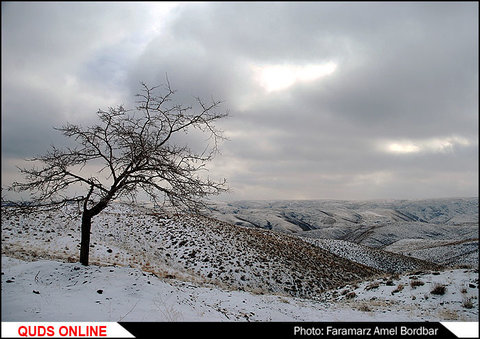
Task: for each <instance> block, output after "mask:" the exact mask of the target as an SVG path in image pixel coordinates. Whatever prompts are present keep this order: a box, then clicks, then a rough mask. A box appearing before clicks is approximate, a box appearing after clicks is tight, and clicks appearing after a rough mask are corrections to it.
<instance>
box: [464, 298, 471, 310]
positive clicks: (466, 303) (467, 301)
mask: <svg viewBox="0 0 480 339" xmlns="http://www.w3.org/2000/svg"><path fill="white" fill-rule="evenodd" d="M462 306H463V307H465V308H468V309H471V308H473V301H472V298H471V297H470V298H464V299H463V302H462Z"/></svg>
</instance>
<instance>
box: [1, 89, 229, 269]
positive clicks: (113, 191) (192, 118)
mask: <svg viewBox="0 0 480 339" xmlns="http://www.w3.org/2000/svg"><path fill="white" fill-rule="evenodd" d="M141 85H142V90H141V93H140V94H137V97H138V101H137V104H138V106H137V108H136V109H134V110H126V109H125V108H124V107H123V106H118V107H116V108H109V109H108V110H106V111H104V110H99V111H98V112H97V115H98V118H99V121H98V122H97V123H96V124H94V125H93V126H89V127H82V126H80V125H75V124H66V125H64V126H63V127H61V128H56V129H57V130H59V131H60V132H62V133H63V134H64V135H65V136H66V137H69V138H72V139H73V140H74V141H75V143H76V145H77V146H76V147H73V148H71V147H65V148H63V149H59V148H57V147H55V146H52V147H51V150H50V151H49V152H48V153H46V154H45V155H42V156H37V157H35V158H33V159H30V160H32V161H37V162H40V163H42V164H43V167H42V168H21V169H20V171H21V173H23V174H24V175H25V178H26V181H25V182H23V183H19V182H15V183H13V184H12V186H11V187H10V189H11V190H14V191H17V192H22V191H29V192H31V194H32V198H31V201H30V202H29V206H32V207H35V208H44V209H51V208H59V207H61V206H65V205H66V204H69V203H72V202H77V203H78V204H79V207H80V208H81V211H82V228H81V244H80V262H81V263H82V264H83V265H88V259H89V248H90V231H91V226H92V218H93V217H94V216H96V215H98V214H99V213H100V212H101V211H102V210H104V209H105V208H106V207H107V206H108V205H109V203H110V202H111V201H112V200H114V199H118V198H129V199H131V200H135V199H136V196H137V194H138V193H139V192H141V191H143V192H145V193H146V194H147V195H148V197H150V199H151V200H152V201H153V202H155V203H156V204H158V203H166V202H167V203H169V204H170V205H172V206H174V207H178V208H182V209H187V210H190V211H196V212H197V211H199V209H200V208H201V207H202V206H203V205H204V199H203V198H205V197H207V196H209V195H213V194H219V193H221V192H223V191H225V190H226V186H225V179H224V180H223V181H221V182H215V181H212V180H210V179H209V178H208V177H206V178H205V176H201V175H200V174H201V173H200V171H202V170H204V169H205V165H206V163H207V162H209V161H210V160H212V159H213V157H214V155H215V154H216V152H217V150H218V149H217V146H218V141H219V140H220V139H223V135H222V132H221V131H220V130H218V129H217V128H216V127H215V122H216V121H217V120H219V119H221V118H224V117H226V116H227V115H228V113H220V112H218V108H219V105H220V102H219V101H215V100H213V99H212V101H211V102H210V103H206V102H204V101H202V100H201V99H200V98H195V100H196V107H195V108H193V107H192V106H183V105H181V104H177V103H175V102H174V100H173V97H174V95H175V91H174V90H172V89H171V87H170V84H169V83H168V79H167V84H166V85H164V86H161V88H160V86H156V87H148V86H147V85H146V84H144V83H142V84H141ZM158 92H160V93H158ZM192 129H195V130H198V131H200V132H202V133H203V134H202V135H204V134H206V135H207V136H208V139H207V145H206V147H205V148H202V149H203V150H202V151H193V150H192V149H191V148H190V147H188V146H187V145H182V144H181V143H180V142H179V141H178V139H179V138H178V137H176V136H177V135H183V134H184V133H185V134H186V133H187V132H188V131H189V130H192ZM174 139H175V140H176V141H174ZM180 139H181V138H180ZM99 164H100V168H101V169H100V170H99V171H97V172H96V174H94V175H93V176H92V175H91V174H88V173H86V172H87V171H86V167H85V166H87V165H96V166H98V165H99ZM72 185H76V186H78V185H80V186H82V187H83V190H84V194H83V195H73V196H72V195H70V194H71V193H68V190H67V189H68V188H71V186H72Z"/></svg>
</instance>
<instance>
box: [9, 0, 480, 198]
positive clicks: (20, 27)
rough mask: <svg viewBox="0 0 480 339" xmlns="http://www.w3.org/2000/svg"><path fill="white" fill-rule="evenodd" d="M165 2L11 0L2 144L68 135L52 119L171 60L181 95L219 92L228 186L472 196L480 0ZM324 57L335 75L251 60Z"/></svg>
mask: <svg viewBox="0 0 480 339" xmlns="http://www.w3.org/2000/svg"><path fill="white" fill-rule="evenodd" d="M161 13H162V12H161V11H159V10H158V7H157V6H156V4H140V5H138V4H133V3H132V4H128V5H121V4H116V3H100V4H90V3H76V4H74V5H71V4H62V3H53V4H33V3H30V4H17V3H12V4H11V3H9V4H2V25H3V26H2V32H3V33H2V34H3V36H2V50H3V52H2V54H3V55H2V94H3V95H2V97H3V98H4V99H3V102H2V158H4V159H6V158H21V157H24V156H26V155H28V153H30V152H31V151H32V150H38V151H41V149H42V148H43V147H44V146H45V145H46V144H47V145H48V143H50V142H60V141H59V140H60V138H58V137H53V136H52V133H51V130H49V128H48V127H49V126H51V125H58V124H59V123H63V120H65V119H67V120H72V119H73V120H75V121H84V120H85V121H89V119H91V118H92V117H93V115H94V112H95V111H96V109H98V108H105V107H106V106H108V105H116V104H120V103H127V104H128V103H130V104H131V103H132V100H131V97H132V95H133V94H134V93H136V92H137V91H138V88H139V87H138V83H139V81H145V82H147V83H150V84H159V83H162V82H164V81H165V74H166V73H168V78H169V80H170V82H171V83H172V86H173V87H174V88H176V89H178V90H179V92H178V99H179V100H180V101H182V102H185V103H189V102H191V101H192V98H193V96H201V97H205V98H209V97H210V96H213V97H214V98H215V99H222V100H224V101H225V103H224V106H223V107H225V108H228V109H229V110H230V112H231V117H230V118H229V119H227V120H226V121H224V122H222V123H221V127H222V128H223V129H224V130H225V131H226V134H227V136H228V137H229V138H230V141H228V142H225V143H224V144H223V145H222V155H221V156H220V157H218V158H217V159H216V161H215V163H214V164H212V166H211V175H212V176H220V177H227V178H228V179H229V182H230V185H231V187H232V191H233V193H232V194H230V195H229V196H225V197H224V198H230V199H235V198H249V199H251V198H266V199H267V198H268V199H275V198H281V199H288V198H311V199H313V198H341V199H349V198H355V199H362V198H405V197H406V198H415V197H437V196H459V195H470V196H471V195H478V190H477V187H478V179H477V177H478V166H477V162H478V141H477V139H478V130H477V126H478V4H476V3H468V2H467V3H462V2H454V3H453V2H452V3H336V2H332V3H315V2H314V3H288V2H287V3H190V4H186V5H179V6H177V7H175V8H174V9H172V10H171V11H170V12H169V14H168V15H167V16H163V15H161ZM152 27H154V28H155V29H153V28H152ZM327 62H334V63H335V64H336V69H335V71H334V72H333V73H331V74H330V75H327V76H324V77H320V78H318V79H317V80H314V81H298V82H294V83H293V84H291V86H287V87H286V88H283V89H281V90H277V91H271V92H268V91H266V90H265V88H263V87H262V86H261V84H260V83H259V82H258V81H257V80H258V79H257V78H256V77H258V74H256V73H255V70H258V69H261V67H266V66H275V65H277V66H278V65H280V66H282V65H283V66H289V65H290V66H292V65H293V66H295V67H302V66H305V65H312V64H324V63H327ZM293 66H292V67H293ZM27 98H28V99H27ZM47 131H49V132H47ZM46 140H48V142H46ZM392 145H393V146H392ZM392 150H393V151H392ZM5 171H6V170H4V168H3V167H2V173H3V174H2V177H6V174H5ZM9 173H10V172H9ZM9 175H11V174H9ZM448 178H450V179H448Z"/></svg>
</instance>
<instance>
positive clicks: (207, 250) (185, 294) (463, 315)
mask: <svg viewBox="0 0 480 339" xmlns="http://www.w3.org/2000/svg"><path fill="white" fill-rule="evenodd" d="M67 212H68V213H67ZM71 212H72V210H65V211H60V212H55V213H32V214H29V215H16V216H9V217H4V216H3V215H2V321H27V320H28V321H344V320H346V319H348V320H349V321H444V320H459V321H478V270H476V269H472V268H470V269H469V268H463V269H442V270H440V269H438V267H436V266H435V265H430V266H429V264H428V263H425V262H421V261H417V260H412V259H411V258H406V257H404V256H401V255H393V254H392V255H385V254H384V253H385V252H382V251H380V250H378V249H376V250H372V249H370V248H367V247H365V246H360V245H355V246H353V245H354V244H352V243H348V242H346V241H338V240H335V241H331V240H323V241H321V242H319V243H318V244H316V246H314V245H312V244H310V243H309V242H307V241H304V240H302V239H300V238H299V237H296V236H292V235H288V234H282V233H277V232H272V231H267V230H263V229H254V228H245V227H239V226H233V225H229V224H226V223H223V222H218V221H215V220H213V219H209V218H197V217H191V216H167V215H164V214H162V213H158V211H154V210H151V209H148V208H143V207H139V206H131V205H125V204H120V203H116V204H113V205H112V206H111V207H109V208H108V209H107V210H106V211H104V213H102V214H100V215H99V216H98V217H96V218H95V219H94V221H93V228H92V242H91V265H90V266H88V267H85V266H82V265H80V264H78V263H77V260H78V252H79V251H78V249H79V240H80V239H79V237H80V229H79V228H80V227H79V226H80V225H79V220H78V215H73V217H72V218H70V217H69V214H71ZM458 218H460V216H457V219H458ZM477 227H478V226H477ZM352 255H353V257H351V256H352ZM350 259H355V260H354V261H352V260H350ZM392 267H393V268H392ZM412 270H413V272H414V273H412V272H410V273H409V272H407V271H412ZM432 270H436V271H432ZM437 285H438V286H444V289H443V292H444V293H443V294H435V293H433V294H432V291H434V289H435V288H436V287H437ZM439 289H441V288H439Z"/></svg>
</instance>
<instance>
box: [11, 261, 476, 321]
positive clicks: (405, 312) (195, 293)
mask: <svg viewBox="0 0 480 339" xmlns="http://www.w3.org/2000/svg"><path fill="white" fill-rule="evenodd" d="M389 281H390V279H389V278H385V279H383V278H382V279H377V280H373V281H368V282H363V283H360V284H358V285H356V286H351V285H349V286H345V287H342V288H339V289H336V290H334V291H329V292H327V293H325V294H324V296H323V298H321V299H322V300H307V299H301V298H293V297H287V296H280V295H261V294H252V293H249V292H245V291H232V290H226V289H221V288H219V287H218V286H214V285H208V284H203V285H199V284H194V283H190V282H183V281H179V280H175V279H159V278H158V277H156V276H154V275H153V274H151V273H147V272H144V271H142V270H140V269H137V268H129V267H119V266H94V265H92V266H88V267H85V266H82V265H80V264H78V263H62V262H58V261H53V260H39V261H34V262H25V261H21V260H18V259H13V258H8V257H2V321H345V320H346V319H348V320H349V321H424V320H425V321H440V320H441V321H445V320H458V321H478V287H477V286H478V272H475V271H473V270H449V271H445V272H439V273H438V274H432V273H421V274H417V275H416V278H415V279H412V276H403V277H400V278H397V279H395V278H393V279H392V281H393V285H392V284H390V283H388V282H389ZM412 281H422V282H423V283H424V284H423V285H421V286H415V287H412V286H411V282H412ZM377 283H378V286H377V287H371V286H373V285H377ZM435 284H443V285H445V286H446V292H445V294H444V295H435V294H432V293H431V291H432V290H433V287H434V285H435ZM400 285H403V286H404V288H403V289H402V290H401V291H398V292H394V293H392V292H393V291H395V290H397V289H398V286H400ZM413 285H414V284H413ZM353 294H355V295H354V296H353ZM470 302H471V305H470V304H469V303H470Z"/></svg>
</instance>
